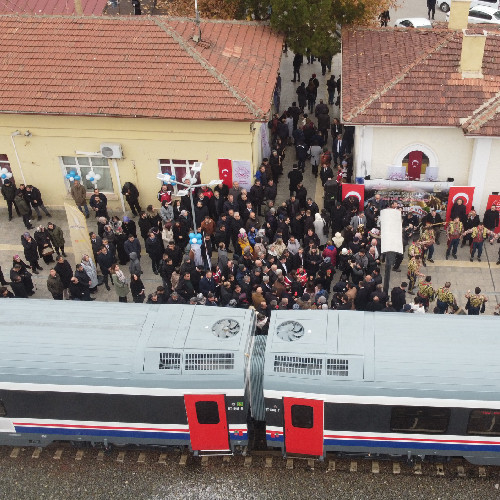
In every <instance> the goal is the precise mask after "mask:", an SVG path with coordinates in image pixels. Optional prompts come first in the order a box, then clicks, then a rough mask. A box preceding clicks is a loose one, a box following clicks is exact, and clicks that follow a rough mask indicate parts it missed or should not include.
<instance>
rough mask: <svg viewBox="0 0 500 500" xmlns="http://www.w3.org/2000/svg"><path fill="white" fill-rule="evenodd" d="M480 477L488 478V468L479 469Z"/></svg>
mask: <svg viewBox="0 0 500 500" xmlns="http://www.w3.org/2000/svg"><path fill="white" fill-rule="evenodd" d="M479 477H486V467H479Z"/></svg>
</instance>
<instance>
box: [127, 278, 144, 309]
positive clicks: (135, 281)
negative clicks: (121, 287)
mask: <svg viewBox="0 0 500 500" xmlns="http://www.w3.org/2000/svg"><path fill="white" fill-rule="evenodd" d="M130 291H131V293H132V300H133V301H134V302H135V303H136V304H142V303H143V302H144V299H145V298H146V294H145V291H144V284H143V282H142V280H141V278H140V277H139V276H137V274H132V275H131V276H130Z"/></svg>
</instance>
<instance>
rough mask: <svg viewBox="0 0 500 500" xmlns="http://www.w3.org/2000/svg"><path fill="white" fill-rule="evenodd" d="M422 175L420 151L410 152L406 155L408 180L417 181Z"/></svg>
mask: <svg viewBox="0 0 500 500" xmlns="http://www.w3.org/2000/svg"><path fill="white" fill-rule="evenodd" d="M421 173H422V151H412V152H411V153H410V154H409V155H408V179H410V180H411V181H419V180H420V174H421Z"/></svg>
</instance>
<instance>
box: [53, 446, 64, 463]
mask: <svg viewBox="0 0 500 500" xmlns="http://www.w3.org/2000/svg"><path fill="white" fill-rule="evenodd" d="M63 451H64V450H63V449H62V448H58V449H57V451H56V452H55V453H54V457H53V458H54V460H61V457H62V454H63Z"/></svg>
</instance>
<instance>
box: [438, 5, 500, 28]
mask: <svg viewBox="0 0 500 500" xmlns="http://www.w3.org/2000/svg"><path fill="white" fill-rule="evenodd" d="M449 20H450V13H449V12H448V14H446V21H449ZM468 22H469V23H470V24H496V25H500V10H498V9H496V8H495V7H486V6H484V5H475V6H474V7H471V8H470V9H469V18H468Z"/></svg>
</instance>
